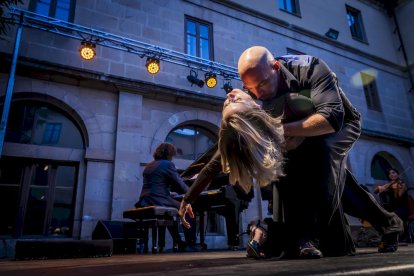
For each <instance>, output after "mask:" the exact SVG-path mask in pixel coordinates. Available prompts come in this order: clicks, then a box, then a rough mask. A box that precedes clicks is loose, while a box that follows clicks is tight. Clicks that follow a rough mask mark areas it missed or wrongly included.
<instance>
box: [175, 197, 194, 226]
mask: <svg viewBox="0 0 414 276" xmlns="http://www.w3.org/2000/svg"><path fill="white" fill-rule="evenodd" d="M187 213H188V215H189V216H190V218H194V213H193V208H192V207H191V204H190V203H187V202H185V201H184V199H183V200H182V201H181V204H180V208H179V209H178V215H179V216H180V219H181V223H182V224H183V226H184V227H185V228H187V229H190V227H191V225H190V223H189V222H188V221H186V220H185V214H187Z"/></svg>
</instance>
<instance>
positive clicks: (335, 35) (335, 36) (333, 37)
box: [325, 28, 339, 40]
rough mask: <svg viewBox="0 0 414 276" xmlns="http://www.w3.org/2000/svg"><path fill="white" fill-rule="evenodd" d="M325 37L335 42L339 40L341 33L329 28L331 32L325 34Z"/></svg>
mask: <svg viewBox="0 0 414 276" xmlns="http://www.w3.org/2000/svg"><path fill="white" fill-rule="evenodd" d="M325 35H326V36H327V37H329V38H332V39H333V40H337V39H338V36H339V31H337V30H335V29H332V28H329V30H328V31H327V32H326V33H325Z"/></svg>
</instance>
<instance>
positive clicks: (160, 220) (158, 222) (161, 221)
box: [123, 206, 178, 253]
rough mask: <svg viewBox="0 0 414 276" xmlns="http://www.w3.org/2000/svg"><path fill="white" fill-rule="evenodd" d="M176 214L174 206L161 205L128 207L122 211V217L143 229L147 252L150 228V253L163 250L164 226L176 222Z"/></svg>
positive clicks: (146, 251)
mask: <svg viewBox="0 0 414 276" xmlns="http://www.w3.org/2000/svg"><path fill="white" fill-rule="evenodd" d="M177 216H178V210H177V209H176V208H172V207H163V206H147V207H140V208H133V209H128V210H126V211H124V213H123V217H124V218H128V219H132V220H134V221H135V223H136V227H137V228H139V229H143V230H144V233H145V234H144V238H143V243H144V244H143V245H144V249H143V251H144V253H148V231H149V228H151V230H152V232H151V233H152V253H157V252H162V251H163V250H164V247H165V230H166V226H171V225H174V224H176V223H177V222H176V219H175V218H176V217H177ZM157 238H158V244H157ZM140 245H141V244H140ZM157 245H158V248H157Z"/></svg>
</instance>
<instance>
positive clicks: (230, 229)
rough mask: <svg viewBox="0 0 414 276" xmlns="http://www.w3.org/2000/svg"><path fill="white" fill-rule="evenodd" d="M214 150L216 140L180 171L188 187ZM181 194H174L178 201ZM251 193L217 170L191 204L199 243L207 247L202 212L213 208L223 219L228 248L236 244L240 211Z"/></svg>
mask: <svg viewBox="0 0 414 276" xmlns="http://www.w3.org/2000/svg"><path fill="white" fill-rule="evenodd" d="M216 151H217V143H216V144H215V145H214V146H213V147H211V148H210V149H209V150H208V151H206V152H205V153H204V154H203V155H202V156H200V157H199V158H198V159H197V160H195V161H194V162H193V163H192V164H191V165H190V166H189V167H188V168H187V169H185V170H184V171H182V172H181V177H182V178H183V179H184V182H185V183H186V184H187V185H188V186H191V185H192V184H193V182H194V180H195V178H196V176H197V174H198V173H199V172H200V171H201V170H202V169H203V167H204V166H205V165H206V164H207V163H208V162H209V161H210V159H211V158H212V157H213V155H214V153H215V152H216ZM183 196H184V195H178V196H175V199H176V200H178V201H181V200H182V198H183ZM252 198H253V192H250V193H248V194H246V193H244V192H243V191H242V190H241V189H240V188H239V187H238V186H233V185H230V183H229V177H228V174H225V173H223V172H220V173H219V174H218V175H217V176H216V177H215V178H214V179H213V180H212V181H211V182H210V183H209V185H208V186H207V188H206V190H204V191H203V192H202V193H201V194H200V196H199V197H198V198H197V200H196V201H195V202H194V203H193V204H192V205H191V206H192V208H193V211H194V212H195V215H196V216H198V217H199V218H200V219H199V229H200V245H201V246H202V248H204V249H206V248H207V245H206V244H205V242H204V241H205V232H204V231H205V229H204V227H205V225H204V215H205V212H206V211H210V210H213V211H215V212H217V213H218V214H219V215H221V216H224V218H225V220H226V231H227V244H228V245H229V247H230V248H234V247H237V246H239V243H240V241H239V236H238V235H239V231H240V230H239V229H240V228H239V227H240V213H241V212H242V211H243V210H245V209H247V207H248V206H249V202H250V200H251V199H252Z"/></svg>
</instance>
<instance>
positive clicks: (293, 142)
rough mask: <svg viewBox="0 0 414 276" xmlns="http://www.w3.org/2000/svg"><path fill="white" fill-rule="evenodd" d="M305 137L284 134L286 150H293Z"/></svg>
mask: <svg viewBox="0 0 414 276" xmlns="http://www.w3.org/2000/svg"><path fill="white" fill-rule="evenodd" d="M305 138H306V137H299V136H295V137H292V136H286V137H285V148H286V150H287V151H290V150H294V149H296V148H297V147H299V146H300V144H302V142H303V141H304V140H305Z"/></svg>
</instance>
